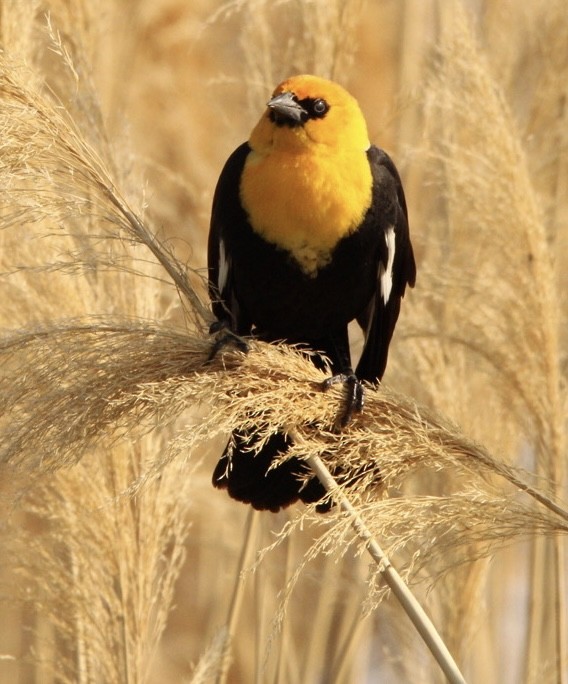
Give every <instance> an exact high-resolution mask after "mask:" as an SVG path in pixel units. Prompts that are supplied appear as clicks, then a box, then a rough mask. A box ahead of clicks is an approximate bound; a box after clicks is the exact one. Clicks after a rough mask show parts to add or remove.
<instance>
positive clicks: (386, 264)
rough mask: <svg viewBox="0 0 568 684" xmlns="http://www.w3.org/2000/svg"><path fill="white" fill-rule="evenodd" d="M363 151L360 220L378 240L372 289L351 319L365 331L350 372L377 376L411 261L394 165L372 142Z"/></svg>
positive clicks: (409, 279) (412, 273) (410, 278)
mask: <svg viewBox="0 0 568 684" xmlns="http://www.w3.org/2000/svg"><path fill="white" fill-rule="evenodd" d="M367 156H368V158H369V163H370V165H371V171H372V174H373V202H372V206H371V209H370V210H369V215H368V216H367V218H366V220H370V221H373V222H374V223H375V225H376V226H377V227H378V228H379V230H380V232H381V237H380V240H381V241H382V240H384V242H383V243H382V244H381V245H380V249H379V263H378V272H377V287H376V290H375V295H374V296H373V298H372V300H371V302H370V303H369V307H368V308H367V310H366V311H365V312H363V313H362V314H361V316H359V317H358V319H357V320H358V322H359V324H360V325H361V327H362V328H363V330H364V331H365V345H364V347H363V353H362V355H361V359H360V360H359V363H358V364H357V369H356V371H355V374H356V375H357V377H358V378H359V379H361V380H369V381H371V382H377V381H379V380H380V379H381V378H382V376H383V373H384V372H385V367H386V364H387V356H388V349H389V344H390V341H391V338H392V334H393V332H394V328H395V325H396V321H397V319H398V314H399V312H400V300H401V299H402V297H403V296H404V291H405V289H406V286H407V285H409V286H410V287H414V283H415V280H416V264H415V261H414V254H413V251H412V245H411V243H410V235H409V231H408V212H407V209H406V200H405V198H404V191H403V189H402V183H401V180H400V176H399V175H398V171H397V170H396V167H395V165H394V164H393V162H392V160H391V159H390V157H389V156H388V155H387V154H386V153H385V152H384V151H383V150H381V149H379V148H377V147H374V146H372V147H371V148H370V149H369V151H368V152H367ZM383 236H384V237H383Z"/></svg>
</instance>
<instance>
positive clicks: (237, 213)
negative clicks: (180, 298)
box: [207, 143, 250, 334]
mask: <svg viewBox="0 0 568 684" xmlns="http://www.w3.org/2000/svg"><path fill="white" fill-rule="evenodd" d="M249 152H250V147H249V145H248V143H243V144H242V145H240V146H239V147H237V149H236V150H235V151H234V152H233V154H232V155H231V156H230V157H229V159H227V162H226V163H225V166H224V167H223V170H222V171H221V175H220V176H219V180H218V181H217V187H216V188H215V194H214V196H213V207H212V210H211V225H210V228H209V241H208V245H207V262H208V271H209V296H210V297H211V301H212V305H213V313H214V314H215V317H216V318H217V320H219V321H220V322H222V323H225V324H226V325H228V326H229V327H230V328H231V330H233V331H234V332H236V333H238V334H244V333H246V332H248V331H247V325H248V328H249V329H250V322H248V321H246V320H245V316H244V313H243V312H242V310H241V308H240V306H239V303H238V301H237V298H236V294H235V286H234V277H233V265H232V260H231V254H230V251H229V250H228V249H227V247H226V235H227V232H228V231H230V230H231V226H236V225H240V224H243V223H246V221H247V218H246V214H245V212H244V210H243V208H242V206H241V203H240V198H239V187H240V181H241V174H242V171H243V167H244V164H245V159H246V158H247V155H248V154H249Z"/></svg>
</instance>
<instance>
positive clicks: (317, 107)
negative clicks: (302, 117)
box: [314, 98, 329, 116]
mask: <svg viewBox="0 0 568 684" xmlns="http://www.w3.org/2000/svg"><path fill="white" fill-rule="evenodd" d="M328 109H329V105H328V104H327V102H326V101H325V100H322V99H321V98H318V99H317V100H314V114H315V115H316V116H323V115H324V114H325V113H326V112H327V110H328Z"/></svg>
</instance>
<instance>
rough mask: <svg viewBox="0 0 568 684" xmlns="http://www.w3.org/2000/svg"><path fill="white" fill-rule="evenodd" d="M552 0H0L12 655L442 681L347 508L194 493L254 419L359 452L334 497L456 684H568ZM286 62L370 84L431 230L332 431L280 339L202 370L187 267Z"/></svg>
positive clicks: (347, 453) (1, 281)
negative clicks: (388, 559) (382, 373)
mask: <svg viewBox="0 0 568 684" xmlns="http://www.w3.org/2000/svg"><path fill="white" fill-rule="evenodd" d="M95 5H96V7H95ZM563 5H564V4H563V3H562V2H560V1H559V0H555V1H554V2H549V3H546V6H544V5H543V4H542V3H537V2H533V3H525V4H523V6H522V7H521V5H520V4H519V3H516V2H511V1H510V0H486V1H485V2H483V1H482V0H470V1H469V2H467V3H465V2H464V3H459V2H453V1H451V2H435V1H434V0H429V1H425V0H406V1H404V2H394V1H392V0H381V1H377V2H371V0H368V1H367V2H364V1H363V0H352V1H347V0H344V1H340V0H333V1H332V2H330V1H329V0H326V1H324V0H314V1H313V2H292V1H291V0H282V1H280V2H274V3H273V2H266V1H262V0H248V1H247V0H235V1H234V2H224V3H222V2H214V1H213V0H200V1H194V2H191V3H185V2H182V1H181V0H159V1H158V2H156V1H155V0H139V1H137V2H134V1H133V0H104V1H103V2H100V3H89V2H86V1H85V2H81V1H80V0H74V1H72V2H64V1H63V0H52V1H51V2H48V1H43V0H2V1H1V2H0V8H1V15H0V32H1V43H2V55H1V60H2V63H1V65H0V131H1V137H0V146H1V148H0V175H1V179H0V187H1V193H2V199H1V202H0V220H1V222H2V228H3V230H2V231H0V250H1V251H0V271H1V272H2V276H1V278H0V321H1V326H2V331H3V332H2V339H1V344H0V353H1V354H2V366H1V368H2V376H1V378H0V386H1V389H0V405H1V407H2V411H1V417H0V433H1V435H2V439H1V440H0V458H1V463H2V470H1V489H0V491H1V493H2V499H1V501H2V509H1V510H2V527H1V534H2V544H3V550H4V552H3V554H2V563H1V575H0V582H1V585H0V595H1V597H2V599H3V601H2V607H1V611H2V621H1V624H2V627H1V629H0V655H1V656H2V657H1V659H0V680H1V681H2V682H4V681H6V682H18V683H22V684H23V683H28V682H38V683H41V684H44V683H45V684H47V683H50V684H51V683H52V682H81V683H83V682H84V683H87V682H89V683H91V682H97V683H99V682H101V683H102V682H105V683H107V682H109V683H112V682H117V683H118V682H121V683H122V682H130V683H134V682H149V683H154V682H155V683H158V682H182V681H185V682H194V683H197V682H209V681H221V680H222V678H223V677H226V678H227V681H230V682H253V681H256V682H271V681H274V682H276V681H278V682H316V681H325V682H328V681H333V682H364V681H384V682H395V681H396V682H437V681H442V677H441V675H440V673H439V671H438V668H437V666H436V665H435V663H434V662H433V660H432V658H431V656H430V654H429V653H428V652H427V651H426V649H425V647H424V646H423V644H422V643H421V641H420V639H419V637H418V636H417V635H416V634H415V633H414V631H413V630H412V628H411V626H410V623H409V621H408V619H407V618H406V616H404V615H402V614H401V611H400V609H399V608H398V607H397V606H396V605H395V604H394V603H393V600H392V598H390V597H388V596H385V592H384V587H383V585H382V584H381V582H380V579H378V578H377V576H376V568H373V567H369V561H368V560H367V558H366V557H365V554H364V550H363V549H362V548H360V543H359V542H357V540H356V539H355V538H354V537H353V534H352V532H351V531H350V528H349V526H348V522H347V520H346V519H345V518H344V517H343V516H342V515H340V514H339V513H331V514H329V515H327V516H317V515H316V514H314V513H313V512H312V511H311V510H309V509H305V508H300V507H296V508H294V509H293V510H291V511H287V512H284V513H280V514H278V515H272V514H263V515H259V514H252V513H251V512H250V511H249V510H247V508H246V507H244V506H242V505H240V504H238V503H236V502H233V501H231V500H230V499H228V497H227V496H226V495H225V494H224V493H223V492H219V491H215V490H213V489H212V487H211V485H210V481H209V479H210V473H211V468H212V465H213V463H214V460H215V457H216V456H217V455H218V453H219V450H220V449H221V448H222V446H223V443H224V439H225V438H226V435H227V434H228V433H229V432H230V430H231V429H232V427H233V426H234V425H236V424H243V422H245V421H246V420H248V419H250V416H251V415H252V414H253V412H256V415H255V420H256V421H259V422H261V423H262V424H263V425H264V426H265V429H266V430H267V431H269V430H270V429H271V428H274V427H275V426H278V425H286V426H287V427H289V428H290V429H293V430H294V433H295V436H296V445H295V447H294V449H295V453H297V454H300V455H301V454H306V453H316V454H320V455H322V457H323V458H324V459H326V460H327V461H328V462H337V461H340V462H341V464H342V466H343V467H344V469H346V470H349V469H357V468H358V467H359V466H360V465H361V463H362V462H364V463H367V464H368V463H369V461H371V462H372V463H373V466H374V467H373V469H371V470H370V472H369V474H368V476H367V478H366V481H365V482H364V483H363V484H369V485H370V490H371V491H370V492H369V491H362V487H359V488H358V489H357V491H355V492H352V493H351V495H350V496H352V498H353V500H354V502H355V504H356V505H357V507H358V509H359V510H360V511H361V513H362V514H363V515H364V517H365V520H366V521H367V522H368V524H369V526H370V528H371V530H372V531H373V532H374V533H375V534H376V536H377V538H378V539H379V540H380V541H381V543H382V544H384V546H385V548H386V549H387V550H388V552H389V553H390V554H392V557H393V560H394V561H395V564H396V565H397V566H398V567H399V568H401V569H402V571H403V573H404V574H405V575H406V576H407V577H408V579H409V581H410V582H411V583H412V585H413V588H414V589H415V591H416V592H417V593H418V594H419V595H420V597H421V599H422V600H423V601H424V603H425V605H426V606H427V608H428V610H429V611H430V613H431V615H432V616H433V619H434V622H435V623H436V625H437V626H438V628H439V629H440V631H441V633H442V635H443V637H444V638H445V640H446V642H447V644H448V646H449V648H450V650H451V651H452V653H453V654H454V656H455V657H456V659H457V660H458V662H459V664H460V666H461V668H462V670H463V672H464V674H465V675H466V678H467V680H468V681H470V682H487V681H491V682H504V683H507V682H511V683H515V682H521V681H522V682H565V681H566V680H567V679H568V660H567V653H566V647H567V645H568V636H567V631H566V630H567V626H566V622H567V617H568V615H567V602H566V589H567V587H566V572H565V563H566V544H565V537H564V535H565V532H566V529H567V525H568V515H567V514H566V513H565V508H566V507H565V506H563V505H562V504H560V505H559V507H558V506H557V505H556V504H557V503H558V502H561V501H562V500H566V498H568V497H567V492H566V472H565V459H566V448H567V444H566V349H567V347H566V344H567V336H566V301H565V297H564V292H565V291H566V285H567V283H566V275H565V274H566V273H567V272H568V271H567V267H568V261H567V257H568V249H567V235H568V233H567V231H566V219H567V216H568V201H567V199H566V198H567V197H568V194H567V189H568V188H567V179H568V176H567V161H566V160H567V159H568V156H567V155H566V151H567V150H566V130H568V129H567V125H566V124H567V121H566V116H567V115H566V95H567V93H566V88H567V83H568V53H567V52H566V45H567V44H568V15H566V12H565V8H564V6H563ZM301 71H308V72H314V73H318V74H320V75H322V76H330V77H333V78H335V79H337V80H339V81H341V82H343V83H344V84H346V85H347V86H348V87H349V88H350V89H351V91H352V92H353V93H354V94H355V95H356V97H357V98H358V99H359V101H360V102H361V105H362V107H363V110H364V112H365V114H366V116H367V119H368V122H369V128H370V133H371V138H372V140H373V141H375V142H377V143H378V144H380V145H381V146H383V147H385V148H386V149H387V150H388V151H390V152H391V153H392V154H393V156H394V158H395V159H396V160H397V163H398V165H399V167H400V168H401V171H402V174H403V177H404V180H405V187H406V189H407V196H408V200H409V205H410V215H411V229H412V231H413V240H414V243H415V246H416V251H417V254H418V264H419V280H418V285H417V288H416V290H415V291H413V292H411V293H410V294H409V296H408V297H407V299H406V301H405V303H404V307H403V312H402V315H401V320H400V323H399V328H398V330H397V333H396V335H395V340H394V344H393V350H392V356H391V363H390V366H389V370H388V372H387V375H386V386H387V387H388V388H392V389H390V390H389V389H384V390H382V391H381V392H378V393H375V392H372V393H371V392H369V401H368V407H367V410H366V412H365V413H364V414H363V416H362V417H361V418H360V419H358V420H357V421H355V422H354V423H353V424H352V425H351V426H350V428H349V429H348V430H346V431H345V432H344V433H343V434H342V435H341V436H340V437H338V436H337V435H335V434H333V433H332V432H331V431H330V426H331V425H332V423H333V419H334V415H335V410H336V407H337V402H338V400H339V395H338V394H337V393H335V392H332V393H330V394H325V395H323V394H321V393H320V392H318V391H316V389H315V385H314V382H315V381H317V380H318V378H319V377H320V374H319V372H318V371H315V370H314V369H313V368H312V367H311V366H310V365H309V364H308V363H306V362H305V361H304V360H302V359H299V358H297V357H296V356H295V355H294V354H292V353H290V352H289V351H287V350H285V349H271V348H268V349H267V348H265V347H262V346H258V348H257V347H255V348H254V350H253V352H252V353H251V354H250V355H248V356H247V357H246V358H244V359H242V358H240V357H239V356H238V355H237V356H235V355H231V354H229V355H227V356H226V357H225V359H224V362H223V363H224V366H223V363H222V362H221V361H219V362H218V363H216V364H215V365H213V366H209V367H204V365H203V361H204V359H205V358H206V355H207V350H208V345H209V342H208V341H207V340H206V339H205V338H204V336H203V328H204V326H205V325H206V322H207V313H206V312H204V311H203V310H202V309H201V308H200V306H199V304H198V303H197V302H196V300H195V297H194V296H193V290H192V285H193V286H194V287H195V288H196V289H197V292H198V293H201V294H202V293H203V290H202V282H201V278H200V275H202V273H203V271H202V270H201V272H200V270H199V269H203V267H204V264H205V252H204V247H205V242H206V233H207V222H208V212H209V207H210V202H211V195H212V191H213V188H214V184H215V181H216V178H217V176H218V173H219V171H220V168H221V166H222V164H223V162H224V160H225V159H226V157H227V156H228V154H229V152H230V151H232V149H234V147H236V145H237V144H239V143H240V142H242V141H243V140H244V139H246V137H247V136H248V133H249V130H250V128H251V127H252V125H253V123H254V122H255V121H256V119H257V118H258V115H259V111H260V109H261V107H262V106H263V103H264V102H265V100H266V97H267V94H268V93H269V92H270V91H271V89H272V87H273V86H274V85H275V84H276V83H277V82H278V81H279V80H281V79H282V78H283V77H285V76H287V75H290V74H291V73H294V72H301ZM148 229H149V231H150V232H148ZM153 235H156V236H157V237H158V238H159V242H156V241H155V240H154V239H153V237H152V236H153ZM176 259H177V260H176ZM184 265H187V266H188V267H191V269H192V270H191V271H187V273H189V274H190V275H189V276H188V275H187V273H186V269H185V267H184ZM393 389H396V393H395V392H394V391H392V390H393ZM409 397H411V398H412V400H411V399H409ZM414 400H415V401H417V402H418V406H417V405H415V404H414ZM456 424H459V426H460V429H458V428H457V427H455V425H456ZM464 435H467V436H468V437H467V438H466V437H465V436H464ZM480 444H483V445H484V446H483V447H480V446H478V445H480ZM377 468H378V470H379V472H380V477H381V478H382V485H381V486H380V487H379V485H378V484H377ZM520 468H522V469H523V470H520ZM523 483H524V484H523ZM522 489H524V490H525V491H524V492H523V491H522ZM555 502H556V504H555ZM241 573H242V579H239V578H240V577H241ZM228 635H231V636H232V638H228ZM223 673H224V674H223Z"/></svg>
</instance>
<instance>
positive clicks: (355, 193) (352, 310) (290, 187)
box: [208, 74, 416, 512]
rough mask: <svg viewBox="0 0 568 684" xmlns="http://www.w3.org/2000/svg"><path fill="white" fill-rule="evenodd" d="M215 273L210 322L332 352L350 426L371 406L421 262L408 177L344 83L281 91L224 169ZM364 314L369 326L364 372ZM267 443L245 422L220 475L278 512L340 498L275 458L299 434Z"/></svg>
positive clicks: (319, 357) (247, 497)
mask: <svg viewBox="0 0 568 684" xmlns="http://www.w3.org/2000/svg"><path fill="white" fill-rule="evenodd" d="M208 277H209V294H210V298H211V301H212V309H213V313H214V315H215V319H216V322H215V323H214V325H213V326H212V328H211V331H212V332H213V331H216V332H219V331H221V330H226V331H227V334H228V335H234V336H239V338H242V337H247V336H252V337H254V338H256V339H260V340H263V341H265V342H276V341H284V342H286V343H288V344H291V345H296V346H297V347H299V348H300V349H307V350H310V352H311V353H310V356H309V357H310V358H311V359H312V360H313V361H314V363H315V365H316V366H318V367H320V368H325V367H326V365H325V364H326V359H327V364H328V365H329V367H330V369H331V373H332V375H331V377H330V379H329V381H326V382H328V384H332V383H334V382H335V381H337V380H339V381H345V382H346V384H347V387H348V388H349V396H348V405H347V408H346V410H345V415H344V416H343V420H342V422H343V423H347V422H348V421H349V419H350V417H351V415H352V413H353V412H354V411H360V410H362V407H363V401H364V393H363V384H362V383H363V382H364V381H367V382H370V383H374V384H378V383H380V381H381V379H382V376H383V373H384V371H385V367H386V364H387V354H388V349H389V344H390V342H391V338H392V335H393V331H394V328H395V325H396V322H397V319H398V316H399V311H400V304H401V299H402V297H403V296H404V294H405V290H406V287H407V286H409V287H414V284H415V280H416V264H415V259H414V253H413V249H412V244H411V241H410V235H409V228H408V212H407V206H406V200H405V196H404V191H403V187H402V182H401V179H400V176H399V173H398V171H397V169H396V167H395V165H394V163H393V161H392V160H391V158H390V157H389V156H388V155H387V153H386V152H385V151H384V150H382V149H380V148H379V147H376V146H375V145H372V144H371V143H370V141H369V135H368V131H367V125H366V121H365V118H364V116H363V114H362V111H361V109H360V107H359V104H358V102H357V100H356V99H355V98H354V97H353V96H352V95H351V94H350V93H349V92H348V91H347V90H346V89H344V88H343V87H342V86H341V85H339V84H338V83H335V82H333V81H330V80H327V79H324V78H320V77H318V76H313V75H309V74H301V75H297V76H292V77H290V78H287V79H286V80H284V81H283V82H281V83H280V84H279V85H278V86H277V87H276V89H275V90H274V92H273V93H272V96H271V97H270V99H269V100H268V103H267V105H266V108H265V109H264V111H263V113H262V116H261V117H260V120H259V121H258V123H257V124H256V126H255V127H254V128H253V130H252V132H251V134H250V137H249V139H248V141H247V142H244V143H242V144H241V145H240V146H239V147H237V149H236V150H235V151H234V152H233V153H232V154H231V155H230V156H229V158H228V160H227V161H226V163H225V165H224V167H223V169H222V171H221V174H220V176H219V180H218V182H217V185H216V188H215V192H214V196H213V204H212V210H211V222H210V230H209V238H208ZM354 320H355V321H357V323H358V324H359V326H360V327H361V328H362V331H363V333H364V345H363V351H362V353H361V357H360V359H359V361H358V363H357V365H356V368H355V370H353V368H352V363H351V355H350V347H349V335H348V324H349V323H350V322H351V321H354ZM258 442H259V439H258V437H257V435H256V433H255V431H254V430H247V431H244V430H241V431H239V430H236V431H235V432H234V433H233V434H232V436H231V439H230V440H229V443H228V444H227V447H226V448H225V451H224V452H223V455H222V456H221V458H220V460H219V462H218V464H217V466H216V468H215V471H214V473H213V485H214V486H215V487H217V488H221V489H227V490H228V493H229V495H230V496H231V497H232V498H234V499H236V500H238V501H241V502H243V503H246V504H250V505H252V506H253V507H254V508H255V509H257V510H269V511H272V512H277V511H279V510H280V509H281V508H285V507H287V506H289V505H290V504H292V503H294V502H296V501H298V500H301V501H303V502H304V503H316V507H317V509H318V510H321V511H326V510H328V509H329V508H330V506H331V504H330V503H329V498H328V497H326V491H325V489H324V488H323V485H322V484H321V483H320V482H319V480H318V479H317V478H316V477H315V476H313V475H310V471H309V468H308V466H307V465H306V464H305V462H304V461H303V460H302V459H301V458H296V457H291V458H288V459H286V460H284V461H282V462H281V463H280V464H278V465H277V466H276V467H272V468H270V466H271V464H273V462H274V460H275V459H278V458H280V457H281V456H282V455H283V454H284V453H286V451H287V449H288V448H289V447H290V445H291V443H292V440H291V438H290V436H289V435H287V434H286V433H285V432H283V431H279V432H276V433H274V434H272V435H270V436H269V438H268V439H265V440H264V441H263V443H262V444H259V443H258ZM322 500H323V501H322ZM318 502H319V503H318Z"/></svg>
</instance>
